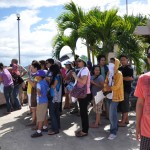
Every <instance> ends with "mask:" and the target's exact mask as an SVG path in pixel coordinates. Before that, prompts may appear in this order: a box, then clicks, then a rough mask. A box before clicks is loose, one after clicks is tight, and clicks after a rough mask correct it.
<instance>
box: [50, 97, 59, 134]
mask: <svg viewBox="0 0 150 150" xmlns="http://www.w3.org/2000/svg"><path fill="white" fill-rule="evenodd" d="M59 108H60V103H57V102H55V103H53V102H52V100H50V101H49V113H50V117H51V128H52V131H53V132H59V129H60V111H59Z"/></svg>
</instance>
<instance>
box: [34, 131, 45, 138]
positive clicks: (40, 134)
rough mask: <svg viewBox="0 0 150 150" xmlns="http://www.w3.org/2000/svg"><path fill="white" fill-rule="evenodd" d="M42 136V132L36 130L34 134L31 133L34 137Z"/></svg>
mask: <svg viewBox="0 0 150 150" xmlns="http://www.w3.org/2000/svg"><path fill="white" fill-rule="evenodd" d="M41 136H42V132H41V133H38V132H35V133H34V134H32V135H31V137H32V138H37V137H41Z"/></svg>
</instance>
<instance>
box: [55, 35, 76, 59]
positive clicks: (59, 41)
mask: <svg viewBox="0 0 150 150" xmlns="http://www.w3.org/2000/svg"><path fill="white" fill-rule="evenodd" d="M77 39H78V36H77V35H76V32H72V34H71V35H70V36H65V35H62V34H58V35H56V37H54V39H53V48H54V50H53V55H54V56H55V57H56V58H57V59H59V58H60V52H61V49H62V48H63V47H64V46H69V47H70V49H71V50H72V54H73V56H74V58H75V56H76V55H75V49H76V41H77Z"/></svg>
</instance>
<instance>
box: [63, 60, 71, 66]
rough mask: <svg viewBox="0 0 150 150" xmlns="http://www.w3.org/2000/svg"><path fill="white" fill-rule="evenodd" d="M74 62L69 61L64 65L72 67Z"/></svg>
mask: <svg viewBox="0 0 150 150" xmlns="http://www.w3.org/2000/svg"><path fill="white" fill-rule="evenodd" d="M71 64H72V62H71V61H67V62H66V63H64V65H71Z"/></svg>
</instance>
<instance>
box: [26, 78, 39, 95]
mask: <svg viewBox="0 0 150 150" xmlns="http://www.w3.org/2000/svg"><path fill="white" fill-rule="evenodd" d="M34 81H35V82H37V79H36V77H35V78H34ZM31 89H32V85H31V84H30V83H29V82H28V87H27V94H31Z"/></svg>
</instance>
